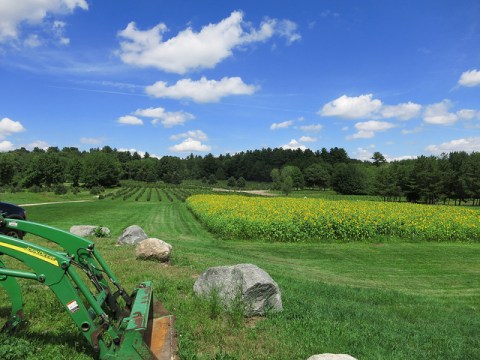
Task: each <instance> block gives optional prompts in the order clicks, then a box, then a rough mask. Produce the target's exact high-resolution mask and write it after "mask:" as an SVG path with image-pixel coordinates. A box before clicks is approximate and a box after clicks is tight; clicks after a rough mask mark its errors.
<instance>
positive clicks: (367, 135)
mask: <svg viewBox="0 0 480 360" xmlns="http://www.w3.org/2000/svg"><path fill="white" fill-rule="evenodd" d="M374 136H375V133H374V132H373V131H365V130H360V131H358V132H356V133H355V134H353V135H350V136H347V140H353V139H371V138H373V137H374Z"/></svg>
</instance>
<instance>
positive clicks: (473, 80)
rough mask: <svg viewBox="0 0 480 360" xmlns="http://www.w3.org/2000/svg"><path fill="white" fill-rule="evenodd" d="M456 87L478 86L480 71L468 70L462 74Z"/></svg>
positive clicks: (479, 83)
mask: <svg viewBox="0 0 480 360" xmlns="http://www.w3.org/2000/svg"><path fill="white" fill-rule="evenodd" d="M458 85H460V86H467V87H474V86H479V85H480V70H476V69H474V70H469V71H465V72H464V73H462V75H461V76H460V79H459V80H458Z"/></svg>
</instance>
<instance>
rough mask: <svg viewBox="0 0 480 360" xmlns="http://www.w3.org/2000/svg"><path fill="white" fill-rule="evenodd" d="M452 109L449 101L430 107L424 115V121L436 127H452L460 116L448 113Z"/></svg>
mask: <svg viewBox="0 0 480 360" xmlns="http://www.w3.org/2000/svg"><path fill="white" fill-rule="evenodd" d="M451 107H452V103H451V102H450V101H449V100H443V101H442V102H439V103H436V104H432V105H428V106H426V108H425V111H424V113H423V121H425V122H426V123H428V124H434V125H452V124H454V123H455V122H457V120H458V115H456V114H454V113H450V112H448V110H449V109H450V108H451Z"/></svg>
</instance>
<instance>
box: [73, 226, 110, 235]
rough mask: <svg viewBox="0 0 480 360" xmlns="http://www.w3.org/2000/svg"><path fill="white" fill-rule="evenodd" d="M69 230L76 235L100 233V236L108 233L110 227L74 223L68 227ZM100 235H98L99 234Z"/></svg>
mask: <svg viewBox="0 0 480 360" xmlns="http://www.w3.org/2000/svg"><path fill="white" fill-rule="evenodd" d="M70 232H71V233H72V234H74V235H77V236H82V237H85V236H97V234H100V233H101V234H102V236H101V237H104V236H108V235H110V229H109V228H107V227H105V226H101V227H100V226H94V225H74V226H72V227H71V228H70ZM99 237H100V236H99Z"/></svg>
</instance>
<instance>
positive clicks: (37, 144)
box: [27, 140, 50, 150]
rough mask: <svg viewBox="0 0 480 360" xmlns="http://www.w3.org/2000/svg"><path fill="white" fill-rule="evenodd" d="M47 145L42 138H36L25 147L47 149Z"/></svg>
mask: <svg viewBox="0 0 480 360" xmlns="http://www.w3.org/2000/svg"><path fill="white" fill-rule="evenodd" d="M49 147H50V145H49V144H48V143H47V142H46V141H43V140H36V141H34V142H32V143H30V144H28V145H27V149H29V150H33V149H35V148H39V149H43V150H47V149H48V148H49Z"/></svg>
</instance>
